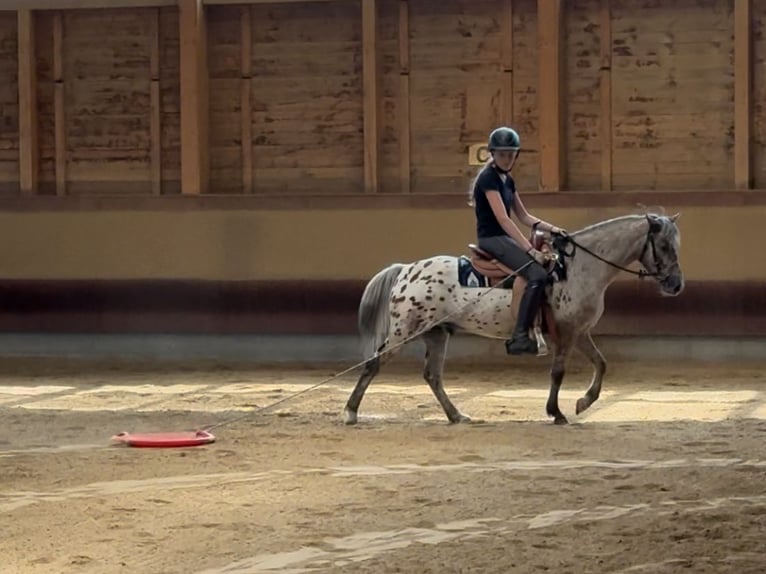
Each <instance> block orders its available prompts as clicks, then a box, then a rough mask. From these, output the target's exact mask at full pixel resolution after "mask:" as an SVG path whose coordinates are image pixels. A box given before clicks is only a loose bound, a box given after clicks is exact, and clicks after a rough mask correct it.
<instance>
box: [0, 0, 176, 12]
mask: <svg viewBox="0 0 766 574" xmlns="http://www.w3.org/2000/svg"><path fill="white" fill-rule="evenodd" d="M177 4H178V0H0V10H86V9H87V10H89V9H93V8H157V7H160V6H176V5H177Z"/></svg>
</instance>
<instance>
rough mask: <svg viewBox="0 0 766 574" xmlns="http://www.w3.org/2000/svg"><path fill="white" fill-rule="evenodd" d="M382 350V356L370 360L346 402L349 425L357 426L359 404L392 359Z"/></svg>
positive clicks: (345, 411)
mask: <svg viewBox="0 0 766 574" xmlns="http://www.w3.org/2000/svg"><path fill="white" fill-rule="evenodd" d="M384 348H385V345H384V346H383V347H382V348H381V351H380V354H378V355H376V356H375V357H373V358H372V359H369V360H368V361H367V362H366V363H365V364H364V368H363V369H362V374H361V375H359V380H358V381H357V382H356V386H355V387H354V390H353V391H351V395H350V396H349V397H348V401H346V408H345V409H344V411H343V415H344V421H345V423H346V424H347V425H355V424H356V418H357V417H356V413H357V411H358V410H359V404H360V403H361V402H362V398H364V393H365V391H367V387H369V386H370V383H371V382H372V379H374V378H375V376H376V375H377V374H378V372H380V367H382V366H383V365H384V364H385V363H387V362H388V361H389V360H390V359H391V355H392V353H384V352H383V349H384Z"/></svg>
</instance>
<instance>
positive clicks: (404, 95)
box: [399, 0, 412, 193]
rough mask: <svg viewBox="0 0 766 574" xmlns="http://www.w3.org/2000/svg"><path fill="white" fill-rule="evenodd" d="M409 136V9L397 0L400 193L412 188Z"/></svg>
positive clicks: (407, 5)
mask: <svg viewBox="0 0 766 574" xmlns="http://www.w3.org/2000/svg"><path fill="white" fill-rule="evenodd" d="M410 137H411V136H410V11H409V2H408V0H399V167H400V172H399V177H400V181H401V190H402V193H409V192H410V191H411V189H412V182H411V165H410V162H411V156H410V153H411V152H410Z"/></svg>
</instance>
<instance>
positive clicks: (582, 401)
mask: <svg viewBox="0 0 766 574" xmlns="http://www.w3.org/2000/svg"><path fill="white" fill-rule="evenodd" d="M590 404H591V403H590V401H589V400H588V399H586V398H585V397H581V398H579V399H577V404H576V405H575V413H576V414H578V415H579V414H580V413H583V412H585V411H586V410H588V407H589V406H590Z"/></svg>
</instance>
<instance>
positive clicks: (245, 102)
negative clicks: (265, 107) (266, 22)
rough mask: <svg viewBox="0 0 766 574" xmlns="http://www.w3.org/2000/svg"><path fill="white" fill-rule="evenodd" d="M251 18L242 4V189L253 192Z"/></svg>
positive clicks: (247, 8) (245, 191)
mask: <svg viewBox="0 0 766 574" xmlns="http://www.w3.org/2000/svg"><path fill="white" fill-rule="evenodd" d="M252 18H253V15H252V10H251V8H250V6H248V5H244V6H242V12H241V27H240V43H241V53H240V59H241V65H240V73H241V78H242V79H241V86H242V94H241V95H242V102H241V109H242V134H241V136H242V191H243V192H244V193H253V120H252V108H253V106H252V86H253V79H252V75H253V74H252V66H253V65H252V60H253V53H252V51H253V30H252Z"/></svg>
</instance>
